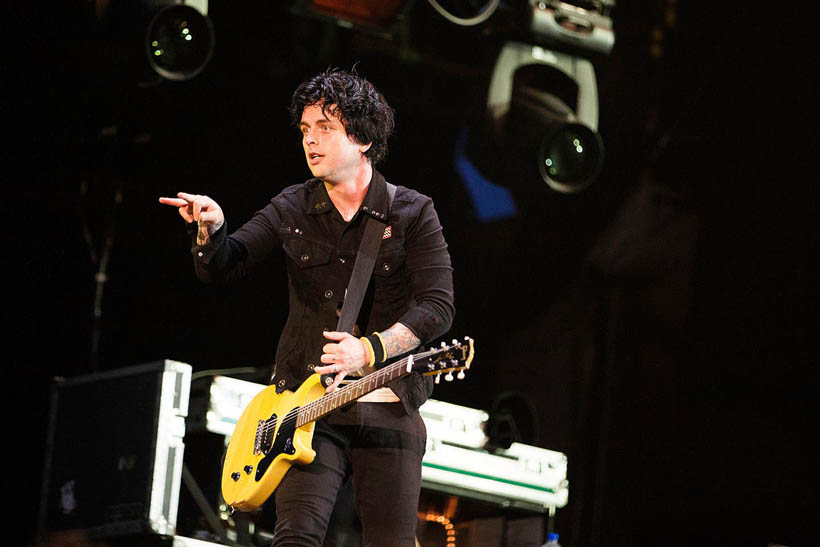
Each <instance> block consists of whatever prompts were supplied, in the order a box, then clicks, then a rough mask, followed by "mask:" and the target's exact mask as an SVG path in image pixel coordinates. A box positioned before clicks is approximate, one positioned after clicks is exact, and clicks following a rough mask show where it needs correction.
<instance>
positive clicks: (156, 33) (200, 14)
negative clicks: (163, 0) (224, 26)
mask: <svg viewBox="0 0 820 547" xmlns="http://www.w3.org/2000/svg"><path fill="white" fill-rule="evenodd" d="M207 12H208V2H207V0H200V1H198V2H191V1H189V2H186V3H184V4H168V5H165V6H163V7H161V8H160V9H159V10H158V11H157V12H156V15H154V17H153V19H152V20H151V22H150V23H149V25H148V30H147V31H146V33H145V44H144V45H145V53H146V55H147V56H148V62H149V64H150V65H151V68H152V69H153V70H154V71H155V72H156V73H157V74H159V75H160V76H162V77H163V78H166V79H168V80H177V81H182V80H190V79H191V78H193V77H194V76H196V75H198V74H199V73H200V72H202V70H203V69H204V68H205V66H206V65H207V64H208V61H210V59H211V56H212V55H213V50H214V29H213V24H212V23H211V20H210V18H209V17H208V15H207Z"/></svg>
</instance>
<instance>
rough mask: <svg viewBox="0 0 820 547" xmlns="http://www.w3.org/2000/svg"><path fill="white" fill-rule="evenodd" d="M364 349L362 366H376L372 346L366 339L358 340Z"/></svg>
mask: <svg viewBox="0 0 820 547" xmlns="http://www.w3.org/2000/svg"><path fill="white" fill-rule="evenodd" d="M359 340H361V342H362V347H363V348H364V366H366V367H372V366H373V365H375V364H376V353H375V352H374V351H373V345H372V344H371V342H370V340H368V339H367V337H362V338H359Z"/></svg>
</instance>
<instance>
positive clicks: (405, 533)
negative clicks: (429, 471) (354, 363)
mask: <svg viewBox="0 0 820 547" xmlns="http://www.w3.org/2000/svg"><path fill="white" fill-rule="evenodd" d="M426 441H427V432H426V429H425V427H424V422H423V421H422V419H421V416H420V415H419V413H418V412H414V413H413V414H412V415H409V416H408V414H407V412H406V411H405V409H404V406H403V405H402V404H401V403H353V404H352V405H350V406H348V407H346V408H343V409H340V410H337V411H336V412H334V413H332V414H330V415H329V416H327V417H326V418H323V419H322V420H319V421H318V422H317V423H316V431H315V433H314V436H313V449H314V450H316V459H315V460H314V461H313V462H312V463H311V464H309V465H306V466H298V465H295V466H293V467H291V469H290V470H288V472H287V473H286V474H285V477H284V478H283V479H282V482H281V483H280V484H279V486H278V487H277V489H276V492H275V503H276V527H275V529H274V539H273V545H274V546H275V547H285V546H295V545H298V546H311V547H318V546H321V545H322V542H323V540H324V537H325V533H326V531H327V527H328V522H329V520H330V516H331V513H332V511H333V507H334V504H335V502H336V495H337V493H338V492H339V489H340V488H341V487H342V485H343V484H345V483H346V481H348V480H350V481H352V485H353V493H354V503H355V507H356V512H357V514H358V516H359V519H360V520H361V524H362V544H363V545H364V546H374V547H384V546H395V547H402V546H407V547H413V546H414V545H415V533H416V524H417V512H418V500H419V490H420V488H421V460H422V457H423V456H424V449H425V443H426Z"/></svg>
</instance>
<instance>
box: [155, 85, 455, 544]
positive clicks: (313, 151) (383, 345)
mask: <svg viewBox="0 0 820 547" xmlns="http://www.w3.org/2000/svg"><path fill="white" fill-rule="evenodd" d="M291 115H292V119H293V122H294V124H295V125H296V126H297V127H298V129H299V131H300V133H301V136H302V146H303V148H304V153H305V159H306V160H307V164H308V167H309V169H310V171H311V173H312V174H313V176H314V178H312V179H310V180H308V181H306V182H305V183H303V184H299V185H295V186H290V187H288V188H286V189H284V190H283V191H282V192H281V193H280V194H279V195H277V196H276V197H274V198H273V199H272V200H271V202H270V203H269V204H268V205H267V206H265V207H264V208H263V209H262V210H260V211H258V212H257V213H256V214H255V215H254V216H253V217H252V218H251V220H250V221H248V222H247V223H246V224H244V225H243V226H241V227H240V228H239V229H238V230H236V231H235V232H233V233H232V234H231V235H227V233H226V232H227V228H226V224H225V219H224V215H223V213H222V210H221V208H220V207H219V205H218V204H217V203H216V202H215V201H214V200H212V199H211V198H209V197H207V196H201V195H195V194H187V193H179V194H178V195H177V197H176V198H160V202H161V203H164V204H167V205H171V206H174V207H177V208H178V210H179V214H180V215H181V216H182V217H183V219H185V221H186V222H188V224H189V226H191V231H192V232H195V233H196V241H195V244H194V246H193V255H194V261H195V267H196V272H197V275H198V277H199V278H200V279H201V280H203V281H206V282H220V281H225V280H231V279H235V278H238V277H241V276H242V275H244V274H246V273H247V272H248V271H250V269H251V268H252V267H253V266H254V265H256V264H258V263H259V262H261V261H262V260H264V259H266V258H267V257H268V256H270V255H272V254H280V255H281V256H282V257H283V258H284V261H285V263H286V266H287V270H288V280H289V283H288V284H289V315H288V320H287V323H286V325H285V327H284V330H283V332H282V335H281V337H280V340H279V345H278V347H277V350H276V363H275V366H274V375H273V377H272V380H271V383H272V384H273V385H276V389H277V391H280V392H281V391H282V390H285V389H290V390H295V389H296V388H297V387H298V386H299V385H300V384H301V383H302V382H303V381H304V380H305V379H306V378H307V377H308V376H310V375H311V374H313V373H314V372H315V373H319V374H332V375H335V376H334V377H333V381H332V383H331V384H330V385H329V386H328V387H327V390H328V391H333V390H335V389H337V388H338V387H339V385H340V383H341V382H342V381H343V380H345V378H347V377H352V376H359V375H363V374H367V373H369V372H371V371H372V370H375V369H376V368H379V366H380V364H381V363H384V362H385V361H386V360H388V359H392V358H395V357H398V356H400V355H402V354H406V353H407V352H410V351H411V350H413V349H414V348H416V347H417V346H419V345H420V344H422V343H427V342H430V341H432V340H433V339H434V338H437V337H439V336H441V335H443V334H444V333H445V332H446V331H447V330H448V329H449V327H450V324H451V323H452V319H453V315H454V313H455V310H454V307H453V281H452V268H451V265H450V256H449V253H448V251H447V244H446V242H445V240H444V236H443V233H442V228H441V225H440V223H439V220H438V216H437V214H436V212H435V209H434V208H433V203H432V200H431V199H430V198H429V197H426V196H424V195H421V194H419V193H418V192H416V191H414V190H410V189H408V188H404V187H400V186H399V187H393V188H390V186H389V185H388V184H387V182H386V181H385V179H384V177H383V176H382V175H381V174H380V173H379V172H378V171H377V170H376V169H375V166H376V165H377V164H378V163H379V162H380V161H381V160H383V159H384V157H385V155H386V152H387V138H388V137H389V135H390V134H391V133H392V131H393V127H394V118H393V110H392V108H391V107H390V106H389V105H388V104H387V102H386V101H385V99H384V97H383V96H382V95H381V94H380V93H379V92H378V91H377V90H376V89H375V88H374V87H373V85H372V84H371V83H370V82H368V81H367V80H365V79H363V78H361V77H359V76H358V75H356V74H350V73H347V72H344V71H339V70H332V71H327V72H324V73H321V74H319V75H317V76H314V77H313V78H311V79H309V80H307V81H305V82H304V83H303V84H302V85H300V86H299V87H298V88H297V90H296V91H295V93H294V95H293V98H292V101H291ZM368 217H372V218H373V219H376V220H378V221H380V222H383V223H384V233H383V236H382V241H381V244H380V247H379V252H378V256H377V259H376V263H375V268H374V274H373V276H372V279H371V280H370V285H369V287H368V290H367V293H366V296H365V299H364V302H363V304H362V308H361V312H360V313H359V316H358V321H357V324H356V328H355V329H354V333H349V332H337V331H336V324H337V321H338V317H339V313H340V309H341V307H342V304H343V303H344V297H345V294H346V290H347V284H348V281H349V280H350V276H351V273H352V270H353V265H354V263H355V260H356V254H357V251H358V249H359V244H360V242H361V240H362V236H363V234H364V228H365V224H366V222H365V221H366V219H368ZM367 333H372V334H367ZM361 334H365V336H362V337H359V336H360V335H361ZM432 387H433V386H432V380H431V379H429V378H423V377H421V376H419V375H417V374H410V375H407V376H404V377H403V378H400V379H398V380H396V381H393V382H391V383H390V384H388V386H386V387H384V388H381V389H379V390H377V391H374V392H371V393H370V394H368V395H366V396H365V397H363V398H361V399H359V400H358V401H357V402H356V403H354V404H353V405H349V406H348V407H345V408H343V409H340V410H338V411H336V412H334V413H332V414H330V415H329V416H327V417H325V418H323V419H321V420H319V422H318V423H317V426H316V431H315V434H314V440H313V448H314V449H315V450H316V452H317V456H316V459H315V460H314V462H313V463H311V464H310V465H307V466H293V467H291V469H290V470H289V471H288V473H287V474H286V476H285V477H284V478H283V480H282V482H281V483H280V484H279V486H278V487H277V489H276V491H275V493H274V498H275V504H276V513H277V521H276V527H275V530H274V541H273V544H274V545H276V546H284V545H314V546H316V545H321V544H322V541H323V538H324V535H325V532H326V529H327V525H328V521H329V518H330V515H331V512H332V509H333V505H334V503H335V500H336V495H337V492H338V490H339V488H340V487H341V486H342V485H343V484H345V482H346V481H347V480H350V481H352V485H353V490H354V496H355V505H356V510H357V513H358V515H359V518H360V519H361V522H362V535H363V541H364V544H365V545H373V546H379V547H382V546H387V545H390V546H404V545H407V546H411V545H414V544H415V528H416V519H417V517H416V514H417V510H418V497H419V490H420V485H421V460H422V456H423V454H424V448H425V442H426V431H425V429H424V423H423V421H422V420H421V417H420V416H419V413H418V408H419V406H420V405H421V404H422V403H423V402H424V401H425V400H426V399H427V398H428V397H429V395H430V393H431V392H432Z"/></svg>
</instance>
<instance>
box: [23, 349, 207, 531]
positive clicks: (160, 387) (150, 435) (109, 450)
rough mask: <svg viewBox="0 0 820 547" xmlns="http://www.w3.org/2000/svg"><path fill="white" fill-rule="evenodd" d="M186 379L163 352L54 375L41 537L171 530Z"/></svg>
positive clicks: (183, 369) (183, 368) (184, 367)
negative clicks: (133, 362)
mask: <svg viewBox="0 0 820 547" xmlns="http://www.w3.org/2000/svg"><path fill="white" fill-rule="evenodd" d="M190 384H191V367H190V365H188V364H185V363H180V362H176V361H169V360H163V361H157V362H153V363H147V364H143V365H138V366H133V367H127V368H121V369H116V370H111V371H108V372H104V373H99V374H90V375H86V376H80V377H76V378H72V379H64V378H57V379H55V380H54V382H53V384H52V391H51V406H50V415H49V424H48V427H49V429H48V435H47V444H46V454H45V458H44V467H43V482H42V490H41V504H40V514H39V520H38V532H39V535H40V537H41V538H44V537H48V536H53V535H55V534H60V533H62V534H66V533H68V532H70V533H74V534H76V533H80V534H82V535H83V536H84V537H87V538H117V537H119V538H125V537H129V536H138V535H145V534H149V535H151V534H154V535H173V534H174V532H175V526H176V517H177V505H178V501H179V490H180V484H181V477H182V459H183V451H184V443H183V438H184V436H185V416H186V415H187V412H188V398H189V394H190Z"/></svg>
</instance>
